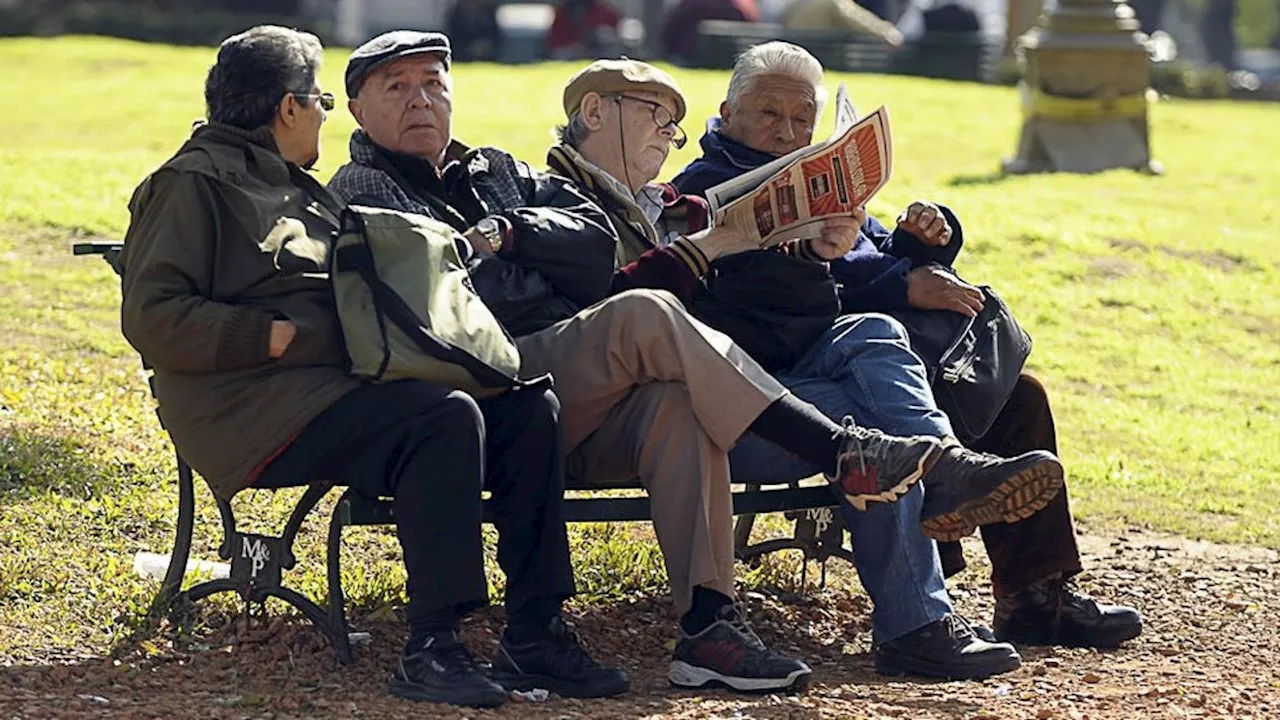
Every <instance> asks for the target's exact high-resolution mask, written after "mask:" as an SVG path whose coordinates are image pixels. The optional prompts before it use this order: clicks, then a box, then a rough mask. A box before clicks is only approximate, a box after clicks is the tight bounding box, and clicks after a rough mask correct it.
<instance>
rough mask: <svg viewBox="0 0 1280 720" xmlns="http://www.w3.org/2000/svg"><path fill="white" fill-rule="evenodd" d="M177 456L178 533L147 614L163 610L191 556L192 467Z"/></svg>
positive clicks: (177, 586)
mask: <svg viewBox="0 0 1280 720" xmlns="http://www.w3.org/2000/svg"><path fill="white" fill-rule="evenodd" d="M177 457H178V523H177V525H178V526H177V535H176V537H175V538H174V541H173V552H171V553H170V554H169V568H168V569H167V570H165V573H164V581H163V582H162V583H161V584H160V591H159V592H158V593H156V597H155V599H154V600H152V601H151V608H150V609H149V610H148V611H147V615H148V616H150V617H156V616H159V615H160V614H162V613H164V611H165V610H167V609H168V608H169V605H170V604H172V603H173V601H174V600H175V599H176V598H177V596H178V593H179V591H181V590H182V578H183V576H185V575H186V573H187V558H188V557H189V556H190V555H191V533H192V532H193V529H194V526H195V515H196V489H195V482H194V480H193V478H192V475H191V466H189V465H187V463H186V461H184V460H183V459H182V456H181V455H179V456H177Z"/></svg>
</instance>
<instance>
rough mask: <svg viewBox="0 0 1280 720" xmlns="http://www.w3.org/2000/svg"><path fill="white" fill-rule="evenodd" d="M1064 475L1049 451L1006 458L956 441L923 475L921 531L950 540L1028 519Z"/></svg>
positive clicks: (1055, 491)
mask: <svg viewBox="0 0 1280 720" xmlns="http://www.w3.org/2000/svg"><path fill="white" fill-rule="evenodd" d="M1064 478H1065V475H1064V473H1063V470H1062V463H1061V462H1059V461H1058V458H1057V457H1055V456H1054V454H1053V453H1050V452H1045V451H1044V450H1033V451H1031V452H1027V453H1023V454H1021V455H1018V456H1017V457H1011V458H1002V457H997V456H995V455H989V454H987V453H978V452H974V451H972V450H968V449H966V448H964V447H962V446H961V445H960V444H958V443H954V442H953V443H951V444H948V445H946V446H944V448H943V450H942V454H941V456H940V457H939V458H938V461H937V463H935V464H934V465H933V467H932V468H930V469H929V471H928V473H926V474H925V476H924V478H923V479H922V480H921V483H922V484H923V485H924V505H923V506H922V507H921V508H920V530H921V531H922V532H923V533H924V534H925V535H926V536H928V537H931V538H933V539H934V540H937V541H938V542H949V541H953V540H959V539H961V538H964V537H968V536H969V535H971V534H972V533H973V531H974V530H975V529H977V528H978V527H980V526H982V525H994V524H996V523H1001V522H1005V523H1011V522H1017V521H1019V520H1025V519H1026V518H1029V517H1031V516H1032V515H1034V514H1035V513H1037V512H1039V511H1040V510H1042V509H1044V506H1045V505H1048V504H1049V502H1050V501H1051V500H1053V498H1054V497H1055V496H1056V495H1057V494H1058V492H1059V491H1060V490H1062V484H1063V482H1064Z"/></svg>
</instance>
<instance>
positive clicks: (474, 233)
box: [462, 227, 494, 257]
mask: <svg viewBox="0 0 1280 720" xmlns="http://www.w3.org/2000/svg"><path fill="white" fill-rule="evenodd" d="M462 237H463V239H465V240H466V241H467V242H468V243H470V244H471V249H472V250H475V251H476V252H477V253H479V255H480V256H481V257H489V256H490V255H493V254H494V253H493V245H492V244H491V243H490V242H489V238H486V237H485V236H484V233H482V232H480V231H479V230H477V229H475V228H474V227H473V228H468V229H467V231H466V232H464V233H462Z"/></svg>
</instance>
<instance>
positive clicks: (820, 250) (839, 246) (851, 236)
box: [810, 208, 867, 260]
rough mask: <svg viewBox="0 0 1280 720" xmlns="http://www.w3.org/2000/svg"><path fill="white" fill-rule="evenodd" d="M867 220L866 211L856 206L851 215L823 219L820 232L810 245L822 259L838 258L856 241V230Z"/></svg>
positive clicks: (851, 247)
mask: <svg viewBox="0 0 1280 720" xmlns="http://www.w3.org/2000/svg"><path fill="white" fill-rule="evenodd" d="M866 221H867V211H866V210H864V209H862V208H858V209H856V210H854V211H853V217H831V218H827V219H826V220H823V221H822V222H821V225H822V234H821V235H819V236H818V237H816V238H814V239H813V241H812V243H811V244H810V247H811V248H812V249H813V252H815V253H817V255H818V256H819V257H821V258H822V259H823V260H839V259H840V258H842V257H844V256H845V254H847V253H848V252H849V251H850V250H852V249H853V246H854V245H855V244H856V243H857V242H858V232H859V231H860V230H861V229H862V224H863V223H865V222H866Z"/></svg>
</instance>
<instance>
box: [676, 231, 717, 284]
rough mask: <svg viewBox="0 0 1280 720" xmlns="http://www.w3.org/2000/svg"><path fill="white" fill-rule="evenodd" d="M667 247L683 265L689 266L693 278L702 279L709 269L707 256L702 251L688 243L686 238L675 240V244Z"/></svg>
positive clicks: (709, 263)
mask: <svg viewBox="0 0 1280 720" xmlns="http://www.w3.org/2000/svg"><path fill="white" fill-rule="evenodd" d="M667 247H668V248H670V249H671V252H673V253H675V256H676V257H678V258H680V259H681V260H682V261H683V262H684V264H686V265H688V266H689V270H690V272H692V273H693V274H694V277H702V276H704V275H706V274H707V271H708V270H710V269H711V261H710V260H707V254H706V253H704V252H702V249H701V248H699V247H698V246H697V245H694V244H693V243H691V242H689V239H688V238H684V237H682V238H677V239H676V241H675V242H673V243H671V244H670V245H668V246H667Z"/></svg>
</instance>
